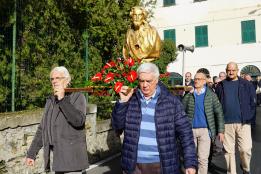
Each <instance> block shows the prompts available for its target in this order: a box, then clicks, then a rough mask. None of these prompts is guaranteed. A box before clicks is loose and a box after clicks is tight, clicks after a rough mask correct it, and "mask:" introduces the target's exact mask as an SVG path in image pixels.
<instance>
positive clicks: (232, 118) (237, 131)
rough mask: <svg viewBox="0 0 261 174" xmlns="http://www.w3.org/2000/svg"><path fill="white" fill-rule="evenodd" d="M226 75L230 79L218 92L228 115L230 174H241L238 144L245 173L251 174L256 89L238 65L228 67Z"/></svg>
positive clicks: (226, 148) (225, 141) (226, 147)
mask: <svg viewBox="0 0 261 174" xmlns="http://www.w3.org/2000/svg"><path fill="white" fill-rule="evenodd" d="M226 73H227V78H226V79H224V80H223V81H221V82H220V83H219V84H218V85H217V88H216V93H217V95H218V98H219V100H220V102H221V104H222V106H223V112H224V120H225V138H224V148H225V159H226V163H227V173H228V174H237V172H236V160H235V145H236V144H237V146H238V150H239V153H240V160H241V162H240V164H241V165H240V167H241V169H242V170H243V174H250V160H251V149H252V138H251V120H252V118H253V116H254V111H255V102H256V96H255V90H254V87H253V85H252V84H251V83H250V82H249V81H247V80H245V79H242V78H241V77H239V76H238V66H237V64H236V63H235V62H229V63H228V64H227V67H226Z"/></svg>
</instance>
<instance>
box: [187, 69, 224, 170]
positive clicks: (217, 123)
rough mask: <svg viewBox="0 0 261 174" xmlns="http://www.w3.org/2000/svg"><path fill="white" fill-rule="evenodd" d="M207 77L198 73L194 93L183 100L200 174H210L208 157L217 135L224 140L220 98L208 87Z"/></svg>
mask: <svg viewBox="0 0 261 174" xmlns="http://www.w3.org/2000/svg"><path fill="white" fill-rule="evenodd" d="M206 78H207V77H206V75H205V74H204V73H197V74H196V75H195V78H194V91H193V92H192V93H189V94H187V95H186V96H185V97H184V98H183V104H184V107H185V110H186V113H187V114H188V117H189V119H190V121H191V124H192V131H193V135H194V142H195V145H196V149H197V154H198V162H199V165H198V174H207V173H208V157H209V153H210V146H211V140H213V141H214V140H215V137H216V135H218V138H219V140H220V141H221V142H223V140H224V118H223V117H224V116H223V111H222V106H221V104H220V102H219V100H218V97H217V96H216V94H215V93H214V92H212V90H211V89H209V88H208V87H207V85H206V83H207V82H206Z"/></svg>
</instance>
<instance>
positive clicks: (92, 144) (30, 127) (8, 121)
mask: <svg viewBox="0 0 261 174" xmlns="http://www.w3.org/2000/svg"><path fill="white" fill-rule="evenodd" d="M87 110H88V114H87V117H86V125H85V126H86V130H87V131H86V137H87V138H86V139H87V140H86V142H87V149H88V155H89V161H90V163H94V162H97V161H99V160H101V159H104V158H106V157H108V156H110V155H113V154H115V153H118V152H119V151H120V146H121V144H120V139H119V138H118V137H116V136H115V134H114V131H113V130H112V129H111V124H110V120H104V121H101V122H96V113H97V106H96V105H91V104H90V105H88V108H87ZM42 113H43V110H42V109H39V110H34V111H23V112H15V113H1V114H0V174H1V173H10V174H19V173H21V174H27V173H28V174H29V173H44V169H43V158H42V153H43V152H42V150H40V152H39V154H38V157H37V159H36V166H35V167H34V168H30V169H28V168H27V167H26V166H25V165H24V162H25V155H26V151H27V149H28V148H29V146H30V144H31V142H32V140H33V137H34V135H35V132H36V129H37V127H38V125H39V123H40V120H41V117H42ZM29 171H30V172H29Z"/></svg>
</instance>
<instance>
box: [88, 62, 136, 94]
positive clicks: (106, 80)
mask: <svg viewBox="0 0 261 174" xmlns="http://www.w3.org/2000/svg"><path fill="white" fill-rule="evenodd" d="M139 63H140V62H137V61H136V62H135V61H134V59H132V58H129V59H127V60H123V59H122V58H118V59H117V60H116V61H113V60H112V61H109V62H108V63H106V64H105V65H104V66H103V68H102V70H101V71H100V72H98V73H96V74H95V75H94V76H93V77H92V78H91V81H92V82H93V83H95V84H97V85H99V86H102V87H108V88H109V91H108V92H109V93H110V94H112V93H114V92H116V93H119V92H120V90H121V87H122V86H129V87H131V88H135V87H136V86H137V84H138V81H137V78H138V75H137V73H136V69H137V68H138V66H139Z"/></svg>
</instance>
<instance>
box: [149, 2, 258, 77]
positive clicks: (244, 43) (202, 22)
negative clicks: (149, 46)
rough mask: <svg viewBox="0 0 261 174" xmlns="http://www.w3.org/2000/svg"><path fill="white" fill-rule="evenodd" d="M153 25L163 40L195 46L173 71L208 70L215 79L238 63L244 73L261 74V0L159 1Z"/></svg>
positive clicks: (179, 60)
mask: <svg viewBox="0 0 261 174" xmlns="http://www.w3.org/2000/svg"><path fill="white" fill-rule="evenodd" d="M150 23H151V25H153V26H155V27H156V28H157V30H158V32H159V34H160V36H161V38H162V39H172V40H173V41H174V42H175V43H176V45H177V46H178V45H179V44H183V45H185V46H192V45H193V46H194V47H195V49H194V52H193V53H192V52H190V51H186V52H185V53H184V56H183V54H182V52H180V51H179V54H178V57H177V60H176V61H174V62H172V63H170V64H169V66H168V71H169V72H177V73H179V74H183V72H187V71H190V72H191V73H192V74H193V75H194V74H195V72H196V71H197V69H199V68H202V67H204V68H207V69H209V70H210V73H211V76H214V75H218V73H219V72H220V71H224V70H225V66H226V64H227V63H228V62H230V61H235V62H237V63H238V65H239V69H240V72H250V73H252V76H256V75H257V74H258V73H260V69H261V0H158V1H157V4H156V8H155V9H154V17H153V18H152V19H151V22H150ZM183 57H184V62H183Z"/></svg>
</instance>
